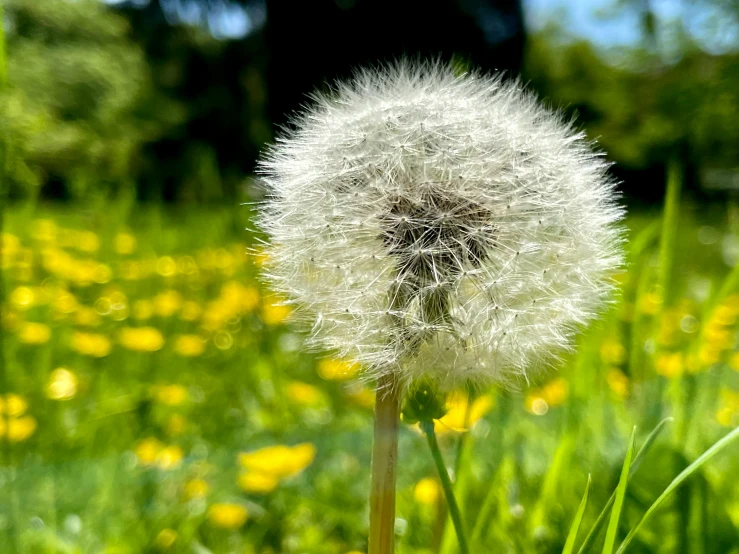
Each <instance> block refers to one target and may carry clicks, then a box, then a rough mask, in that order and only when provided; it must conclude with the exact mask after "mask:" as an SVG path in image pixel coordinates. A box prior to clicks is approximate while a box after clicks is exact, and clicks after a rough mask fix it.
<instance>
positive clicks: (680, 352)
mask: <svg viewBox="0 0 739 554" xmlns="http://www.w3.org/2000/svg"><path fill="white" fill-rule="evenodd" d="M675 179H676V177H675ZM675 182H677V181H675ZM674 186H677V185H674ZM670 198H672V199H673V202H672V203H671V204H670V203H668V209H667V210H666V212H665V213H666V214H667V215H668V220H667V221H665V220H663V219H662V217H661V214H660V213H659V212H655V213H637V214H632V215H631V216H630V217H629V220H628V222H627V224H628V227H629V239H630V242H629V248H628V250H629V267H628V270H627V271H626V273H625V274H624V275H623V276H622V277H621V282H622V287H621V288H622V291H621V295H620V297H619V300H618V301H617V302H616V303H615V304H614V305H613V306H612V308H611V309H610V311H609V312H608V313H607V314H606V315H605V316H604V318H603V319H602V320H601V321H599V322H598V323H597V324H595V325H593V326H592V327H591V328H590V329H588V330H587V332H585V333H584V334H583V335H582V336H581V337H579V339H578V347H577V351H576V352H575V353H574V354H572V355H570V356H569V357H568V358H567V359H566V360H565V361H564V363H563V364H562V366H561V368H560V369H559V370H558V371H556V372H552V373H551V374H550V375H549V376H548V377H547V378H546V379H545V380H544V381H543V382H541V383H535V384H533V388H531V389H529V390H523V391H521V392H519V393H504V392H500V391H480V392H479V394H478V395H477V400H476V402H479V404H474V405H473V406H472V407H467V406H466V405H464V403H462V404H459V399H457V401H456V402H457V403H458V404H457V408H458V409H457V412H456V413H458V414H462V415H461V423H458V424H454V423H453V416H452V415H450V416H449V418H452V419H446V420H445V421H444V422H443V423H442V424H439V426H438V427H439V428H438V429H437V432H438V434H439V442H440V446H441V448H442V450H443V452H444V459H445V460H446V462H447V465H448V466H450V467H455V465H456V464H455V462H454V460H455V456H456V455H457V453H458V452H463V453H464V459H463V461H462V463H461V467H459V466H457V467H455V473H456V474H457V475H459V476H463V477H460V479H462V478H463V486H456V487H455V492H456V493H457V495H458V502H459V504H460V509H461V513H462V517H463V519H464V526H465V527H466V528H467V529H468V530H469V537H470V541H471V545H470V546H471V551H473V552H515V553H522V554H529V553H559V552H562V551H563V549H564V548H565V543H567V546H566V551H567V552H584V553H587V552H594V553H597V552H602V551H609V552H610V551H614V552H617V553H621V552H623V551H624V548H625V545H627V544H628V549H627V550H626V552H634V553H660V554H662V553H665V554H667V553H673V552H674V553H677V552H691V553H693V552H696V553H701V554H711V553H716V554H719V553H720V554H726V553H727V552H728V553H731V552H735V553H739V547H737V545H739V481H737V479H736V475H739V447H738V446H737V444H736V443H731V444H730V443H729V439H730V438H733V437H735V436H736V435H737V433H736V432H734V435H732V437H729V438H726V439H725V440H724V441H723V442H721V443H719V444H718V445H716V447H714V448H713V449H712V450H711V451H709V452H707V453H706V451H707V450H708V449H709V447H711V445H713V444H714V443H716V442H717V441H719V440H721V439H722V438H723V437H727V435H728V434H729V433H731V432H732V430H733V429H734V428H735V427H736V426H737V424H739V371H737V370H738V369H739V356H737V322H738V318H739V296H737V286H738V283H739V277H737V275H739V273H737V271H736V270H733V271H732V269H731V267H729V265H727V263H726V261H725V259H729V261H731V258H730V257H731V255H732V252H731V245H732V244H733V243H734V242H736V240H737V239H736V237H734V235H732V234H731V232H730V231H729V228H728V223H727V214H726V210H725V207H723V206H720V205H719V206H713V207H709V208H707V207H705V206H700V207H698V206H694V205H691V204H689V203H685V202H683V204H682V205H679V206H678V200H679V194H678V193H677V191H673V194H672V195H671V196H670ZM248 221H249V212H248V209H246V208H241V207H238V208H200V209H197V210H194V209H189V210H186V209H164V208H159V207H144V206H135V207H133V208H132V209H131V210H128V209H124V208H123V207H117V206H116V205H111V206H106V207H105V212H103V211H101V210H94V211H93V210H89V211H88V210H86V209H84V208H83V207H79V206H66V207H59V206H41V207H39V208H38V209H37V210H36V213H31V214H29V213H28V211H27V210H23V209H20V208H19V209H17V210H16V209H10V210H7V211H6V212H5V221H4V224H5V227H4V229H3V231H4V233H5V235H4V236H3V237H4V238H3V253H2V258H1V259H2V266H3V267H2V277H3V279H4V291H5V293H6V297H5V298H4V299H3V304H2V328H1V330H2V351H3V370H4V371H3V373H4V377H5V379H6V381H7V389H8V390H7V392H8V393H12V394H13V395H16V396H14V397H11V400H10V402H7V401H6V402H5V403H4V404H5V408H6V409H5V410H4V415H3V419H2V420H0V421H2V423H3V424H2V425H0V431H2V433H1V434H2V438H0V442H2V454H3V458H2V460H3V462H2V465H1V467H0V487H1V488H0V552H3V553H4V552H9V553H16V552H17V553H23V554H26V553H33V554H35V553H77V552H79V553H106V554H124V553H131V554H134V553H141V552H152V553H153V552H182V553H193V552H196V553H199V554H204V553H207V552H212V553H214V554H220V553H231V552H234V553H255V554H256V553H259V554H266V553H274V554H277V553H289V554H334V553H335V554H347V553H349V552H365V551H366V534H367V524H368V504H367V491H368V487H369V467H370V451H371V444H370V442H371V433H372V409H371V393H370V392H369V391H368V390H367V388H366V387H364V386H363V385H361V384H358V383H356V382H355V381H353V380H351V379H348V380H346V379H337V378H327V377H337V376H338V375H337V374H336V370H337V369H340V368H341V367H343V366H341V365H340V364H334V365H333V366H332V365H330V364H327V363H326V362H321V358H322V356H321V355H320V354H309V353H306V352H305V351H304V348H303V340H304V334H303V330H301V329H298V328H295V327H293V326H291V325H288V324H285V323H284V322H283V321H282V319H283V317H284V315H285V314H283V313H281V312H280V311H279V310H277V309H274V308H271V307H270V306H271V303H272V299H271V297H270V295H269V292H268V291H266V290H265V289H264V288H263V287H262V285H261V284H260V282H259V278H258V275H259V267H258V258H253V257H249V256H247V255H246V247H247V246H248V245H252V244H253V237H251V236H250V235H249V234H248V233H247V232H245V231H244V230H243V229H244V228H246V227H247V226H248ZM678 221H679V224H677V223H676V222H678ZM81 232H84V233H81ZM663 233H667V236H666V238H663V239H661V238H660V237H661V236H662V234H663ZM131 237H133V238H134V239H135V247H133V241H132V240H131ZM132 247H133V249H132ZM727 256H728V257H729V258H727ZM666 263H668V264H669V267H670V268H671V269H670V270H669V272H667V271H666V270H664V269H663V266H664V264H666ZM665 287H669V290H665ZM29 323H38V324H41V326H34V325H30V326H29V325H28V324H29ZM140 327H150V328H153V329H154V331H152V330H150V331H149V332H148V334H143V335H142V334H140V333H139V334H137V333H136V332H135V331H134V332H132V331H131V330H130V329H131V328H134V329H135V328H140ZM183 336H184V337H186V338H184V339H183V338H181V337H183ZM34 340H35V341H36V343H34ZM24 341H25V342H24ZM29 341H30V342H29ZM136 348H140V349H143V350H141V351H138V350H136ZM200 348H202V352H199V349H200ZM185 354H190V355H185ZM60 368H64V369H65V370H66V371H61V372H60V371H59V369H60ZM5 400H7V396H6V397H5ZM460 406H462V407H461V408H460ZM475 406H479V409H477V408H475ZM667 417H673V418H674V422H673V423H671V424H669V425H667V424H666V422H664V421H663V420H664V419H665V418H667ZM465 421H467V422H469V423H472V424H473V425H472V429H471V431H470V432H468V433H465V434H462V433H459V432H455V431H450V430H449V427H461V426H464V422H465ZM661 421H662V423H660V422H661ZM634 426H636V427H637V429H638V431H637V434H636V443H635V444H636V447H637V449H636V450H634V454H635V457H634V460H633V464H630V463H629V462H630V460H627V463H626V464H624V453H625V452H626V450H627V448H628V447H629V436H630V435H631V430H632V429H633V427H634ZM655 428H657V430H656V431H654V432H653V430H655ZM650 433H651V434H650ZM462 437H464V448H460V447H459V441H460V440H461V439H462ZM276 445H286V446H291V447H292V446H295V445H304V446H300V447H299V448H298V449H296V450H293V451H286V450H284V449H283V450H280V449H278V450H271V451H265V452H262V453H259V454H257V455H255V456H252V457H251V458H249V459H250V460H251V462H244V460H243V459H242V462H244V464H241V463H240V460H239V454H240V453H242V452H252V451H255V450H258V449H261V448H263V447H270V446H276ZM311 445H312V446H311ZM640 445H641V447H640ZM639 447H640V448H639ZM718 450H722V452H720V453H719V452H718ZM286 452H288V453H287V454H286ZM297 452H300V453H301V454H300V455H298V454H297ZM313 453H315V456H314V457H313V456H312V454H313ZM704 453H706V454H704ZM717 453H718V454H719V455H716V456H714V454H717ZM255 460H256V461H255ZM254 464H256V466H255V465H254ZM260 464H261V466H260ZM691 464H692V465H691ZM246 465H248V466H249V468H248V469H246V467H245V466H246ZM257 466H258V467H260V469H258V470H255V469H254V468H255V467H257ZM637 469H638V471H637ZM244 474H246V475H249V476H250V477H248V478H244V477H243V475H244ZM589 474H590V475H591V476H592V482H591V480H590V479H589ZM435 475H436V472H435V470H434V467H433V460H432V459H431V457H430V456H429V455H428V452H427V451H426V445H425V444H424V439H423V436H422V435H421V434H420V433H419V432H418V431H417V430H416V429H414V428H411V427H410V426H404V427H403V428H402V429H401V442H400V470H399V475H398V508H397V516H398V518H399V521H398V525H397V531H398V547H397V552H398V554H430V553H432V552H437V546H438V548H441V546H440V545H442V544H443V545H444V547H443V551H444V552H448V553H453V552H457V546H456V544H455V542H454V540H450V538H449V535H450V534H451V539H453V538H454V530H453V528H452V527H451V525H450V523H449V522H447V521H446V517H448V516H446V514H445V512H442V515H441V516H439V509H440V507H443V495H441V493H440V489H439V488H438V484H436V481H435V479H436V477H435ZM688 477H689V478H688ZM619 482H620V485H619ZM627 483H628V487H627V486H626V485H627ZM678 485H679V487H678ZM617 486H618V490H617V491H616V492H614V490H615V489H616V488H617ZM583 491H585V494H584V495H583ZM663 492H667V493H670V494H669V495H668V494H663ZM611 506H613V507H611ZM615 513H618V514H619V515H618V517H612V514H615ZM245 515H246V519H244V516H245ZM609 519H610V525H606V521H608V520H609ZM606 527H607V529H606ZM445 536H446V537H447V538H446V540H445ZM624 539H626V541H627V543H624ZM435 545H437V546H435ZM583 545H584V548H583ZM611 545H612V546H611ZM732 549H733V550H732Z"/></svg>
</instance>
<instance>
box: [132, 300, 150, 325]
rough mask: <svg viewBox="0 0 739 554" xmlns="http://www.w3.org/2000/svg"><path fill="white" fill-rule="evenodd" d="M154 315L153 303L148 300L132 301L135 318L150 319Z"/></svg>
mask: <svg viewBox="0 0 739 554" xmlns="http://www.w3.org/2000/svg"><path fill="white" fill-rule="evenodd" d="M153 315H154V304H153V303H152V302H151V301H150V300H137V301H136V302H134V303H133V317H134V318H135V319H141V320H144V319H150V318H151V316H153Z"/></svg>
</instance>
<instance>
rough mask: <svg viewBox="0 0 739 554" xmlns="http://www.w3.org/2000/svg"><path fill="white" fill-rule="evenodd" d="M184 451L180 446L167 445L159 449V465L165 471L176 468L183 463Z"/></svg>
mask: <svg viewBox="0 0 739 554" xmlns="http://www.w3.org/2000/svg"><path fill="white" fill-rule="evenodd" d="M183 456H184V453H183V452H182V448H180V447H179V446H166V447H164V448H162V449H161V450H160V451H159V456H157V466H159V468H160V469H163V470H165V471H167V470H170V469H176V468H178V467H179V466H180V464H181V463H182V458H183Z"/></svg>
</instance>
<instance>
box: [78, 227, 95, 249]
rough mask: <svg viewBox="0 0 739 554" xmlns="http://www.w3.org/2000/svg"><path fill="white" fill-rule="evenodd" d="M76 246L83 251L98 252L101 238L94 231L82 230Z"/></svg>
mask: <svg viewBox="0 0 739 554" xmlns="http://www.w3.org/2000/svg"><path fill="white" fill-rule="evenodd" d="M76 247H77V249H78V250H81V251H82V252H90V253H91V252H97V251H98V249H99V248H100V238H99V237H98V236H97V235H96V234H95V233H93V232H92V231H80V232H79V233H78V235H77V244H76Z"/></svg>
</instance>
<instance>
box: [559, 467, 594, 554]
mask: <svg viewBox="0 0 739 554" xmlns="http://www.w3.org/2000/svg"><path fill="white" fill-rule="evenodd" d="M590 483H591V479H590V475H588V484H587V485H585V493H584V494H583V495H582V500H581V501H580V506H578V508H577V513H575V519H574V520H573V521H572V525H571V526H570V532H569V533H567V540H566V541H565V547H564V549H562V554H572V551H573V550H574V549H575V539H576V538H577V532H578V531H579V530H580V523H581V522H582V516H583V514H584V513H585V508H586V507H587V505H588V497H589V496H590Z"/></svg>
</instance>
